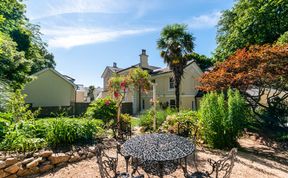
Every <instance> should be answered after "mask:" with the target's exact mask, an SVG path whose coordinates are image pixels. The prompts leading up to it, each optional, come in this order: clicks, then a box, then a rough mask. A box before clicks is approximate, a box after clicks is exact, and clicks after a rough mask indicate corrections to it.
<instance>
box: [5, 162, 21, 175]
mask: <svg viewBox="0 0 288 178" xmlns="http://www.w3.org/2000/svg"><path fill="white" fill-rule="evenodd" d="M19 168H20V164H13V165H12V166H9V167H7V168H6V169H4V171H5V172H8V173H10V174H14V173H16V172H17V171H18V170H19Z"/></svg>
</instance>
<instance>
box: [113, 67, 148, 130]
mask: <svg viewBox="0 0 288 178" xmlns="http://www.w3.org/2000/svg"><path fill="white" fill-rule="evenodd" d="M108 83H109V86H108V88H109V91H110V93H112V94H113V96H114V98H115V100H116V105H117V108H118V111H117V129H118V132H120V130H121V109H122V102H123V100H124V99H125V97H126V94H127V92H128V91H129V90H130V89H131V87H134V88H137V89H138V93H139V97H140V98H141V92H142V90H144V91H145V90H148V89H150V75H149V74H148V72H147V71H144V70H143V69H140V68H135V69H133V70H131V71H130V72H129V74H128V75H127V76H120V75H115V76H113V77H111V78H110V79H109V82H108ZM139 106H140V105H139Z"/></svg>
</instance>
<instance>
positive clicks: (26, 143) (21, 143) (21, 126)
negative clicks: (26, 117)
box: [0, 121, 47, 152]
mask: <svg viewBox="0 0 288 178" xmlns="http://www.w3.org/2000/svg"><path fill="white" fill-rule="evenodd" d="M44 129H47V127H44V126H43V125H35V123H33V121H20V122H18V123H15V124H11V125H10V126H9V128H8V131H7V132H6V135H5V136H4V140H3V141H2V142H1V144H0V149H1V150H13V151H21V152H25V151H34V150H38V149H40V148H43V147H45V146H47V142H46V141H45V139H44V134H45V133H46V132H43V131H42V132H41V131H39V130H44Z"/></svg>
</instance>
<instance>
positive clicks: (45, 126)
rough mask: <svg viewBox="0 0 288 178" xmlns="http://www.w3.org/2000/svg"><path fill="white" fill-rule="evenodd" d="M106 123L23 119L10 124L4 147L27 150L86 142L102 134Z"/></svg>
mask: <svg viewBox="0 0 288 178" xmlns="http://www.w3.org/2000/svg"><path fill="white" fill-rule="evenodd" d="M0 121H1V120H0ZM0 123H1V122H0ZM102 124H103V122H102V121H101V120H95V119H93V120H89V119H78V118H50V119H39V120H27V121H19V122H17V123H13V124H11V125H9V126H8V127H7V129H6V130H7V131H6V134H5V136H4V137H3V140H2V142H1V143H0V149H1V150H11V151H21V152H25V151H35V150H38V149H41V148H44V147H47V146H52V147H58V146H62V145H64V146H65V145H69V144H77V143H85V142H89V141H93V139H94V138H95V136H97V134H101V133H102Z"/></svg>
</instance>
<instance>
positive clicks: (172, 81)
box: [169, 77, 175, 89]
mask: <svg viewBox="0 0 288 178" xmlns="http://www.w3.org/2000/svg"><path fill="white" fill-rule="evenodd" d="M174 88H175V81H174V78H173V77H170V78H169V89H174Z"/></svg>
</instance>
